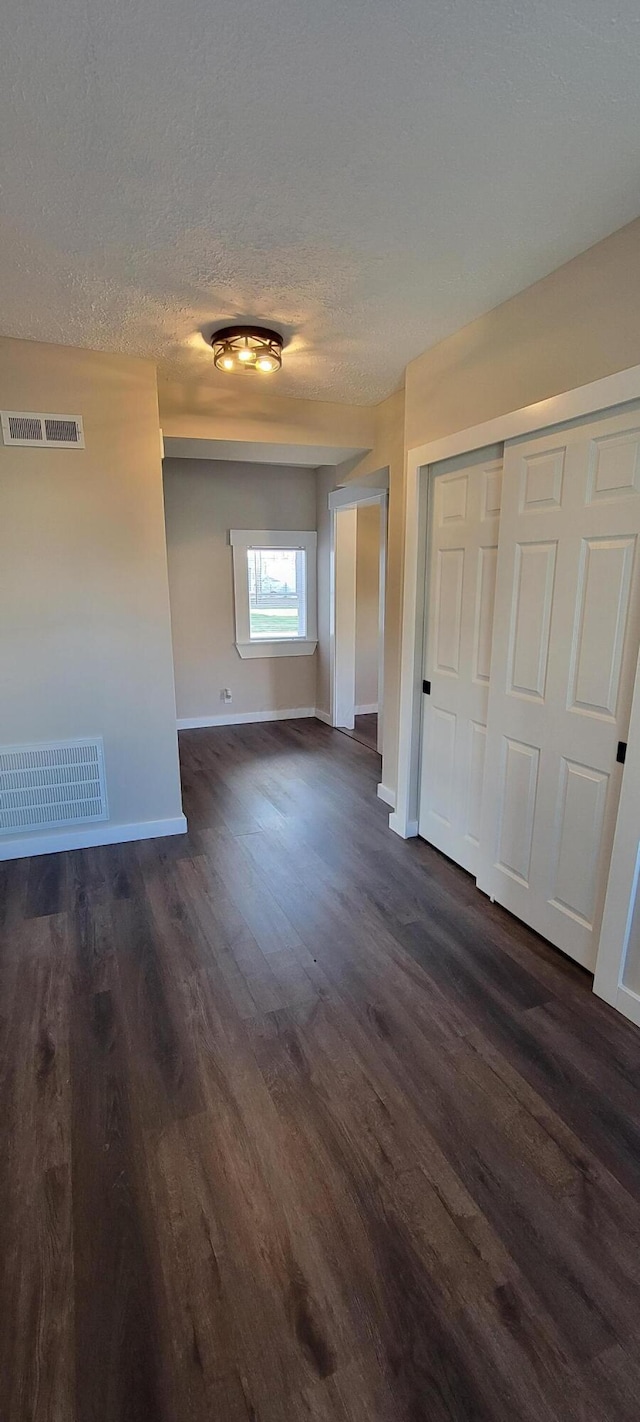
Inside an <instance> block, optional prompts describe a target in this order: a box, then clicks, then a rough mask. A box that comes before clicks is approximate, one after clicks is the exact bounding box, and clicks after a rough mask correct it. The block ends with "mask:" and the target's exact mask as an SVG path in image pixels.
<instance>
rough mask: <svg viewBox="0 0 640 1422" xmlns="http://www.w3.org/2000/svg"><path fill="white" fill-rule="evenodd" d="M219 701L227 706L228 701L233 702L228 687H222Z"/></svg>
mask: <svg viewBox="0 0 640 1422" xmlns="http://www.w3.org/2000/svg"><path fill="white" fill-rule="evenodd" d="M220 700H221V701H224V702H226V704H227V705H228V704H229V702H230V701H233V697H232V695H231V692H230V691H229V687H228V686H223V688H222V691H221V692H220Z"/></svg>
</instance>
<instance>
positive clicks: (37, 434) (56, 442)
mask: <svg viewBox="0 0 640 1422" xmlns="http://www.w3.org/2000/svg"><path fill="white" fill-rule="evenodd" d="M1 418H2V438H3V440H4V443H5V444H20V445H23V446H25V445H40V447H41V448H42V449H84V430H83V428H82V416H81V415H37V414H34V413H33V412H32V411H28V410H3V411H2V416H1Z"/></svg>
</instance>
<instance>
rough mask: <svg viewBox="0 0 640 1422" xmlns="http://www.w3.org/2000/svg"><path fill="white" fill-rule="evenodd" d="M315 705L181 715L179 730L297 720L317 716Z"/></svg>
mask: <svg viewBox="0 0 640 1422" xmlns="http://www.w3.org/2000/svg"><path fill="white" fill-rule="evenodd" d="M317 714H318V713H317V711H316V708H315V706H295V707H289V708H288V709H287V710H286V711H236V712H235V713H232V714H231V715H229V716H179V717H178V730H179V731H195V730H198V729H199V728H200V727H201V726H249V725H252V724H253V722H256V721H297V720H299V719H300V718H301V717H303V716H317Z"/></svg>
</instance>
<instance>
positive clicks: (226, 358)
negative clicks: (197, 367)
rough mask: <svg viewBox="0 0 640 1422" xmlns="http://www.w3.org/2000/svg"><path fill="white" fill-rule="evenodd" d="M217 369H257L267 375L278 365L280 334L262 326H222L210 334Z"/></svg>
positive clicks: (280, 351) (278, 366)
mask: <svg viewBox="0 0 640 1422" xmlns="http://www.w3.org/2000/svg"><path fill="white" fill-rule="evenodd" d="M211 345H212V346H213V361H214V365H216V366H217V368H218V370H226V371H229V372H231V373H233V372H234V371H238V370H260V371H262V373H263V374H264V375H269V374H270V373H271V372H272V371H274V370H279V369H280V366H281V365H282V346H283V340H282V336H281V335H280V333H279V332H278V331H270V330H269V329H268V328H267V327H266V326H223V327H222V329H221V330H220V331H214V333H213V335H212V337H211Z"/></svg>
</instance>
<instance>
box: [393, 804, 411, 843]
mask: <svg viewBox="0 0 640 1422" xmlns="http://www.w3.org/2000/svg"><path fill="white" fill-rule="evenodd" d="M389 829H390V830H393V833H394V834H399V835H400V838H401V839H415V837H416V835H417V833H418V821H417V820H406V821H404V820H401V819H400V816H399V815H397V814H396V813H395V810H394V812H393V814H392V815H389Z"/></svg>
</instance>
